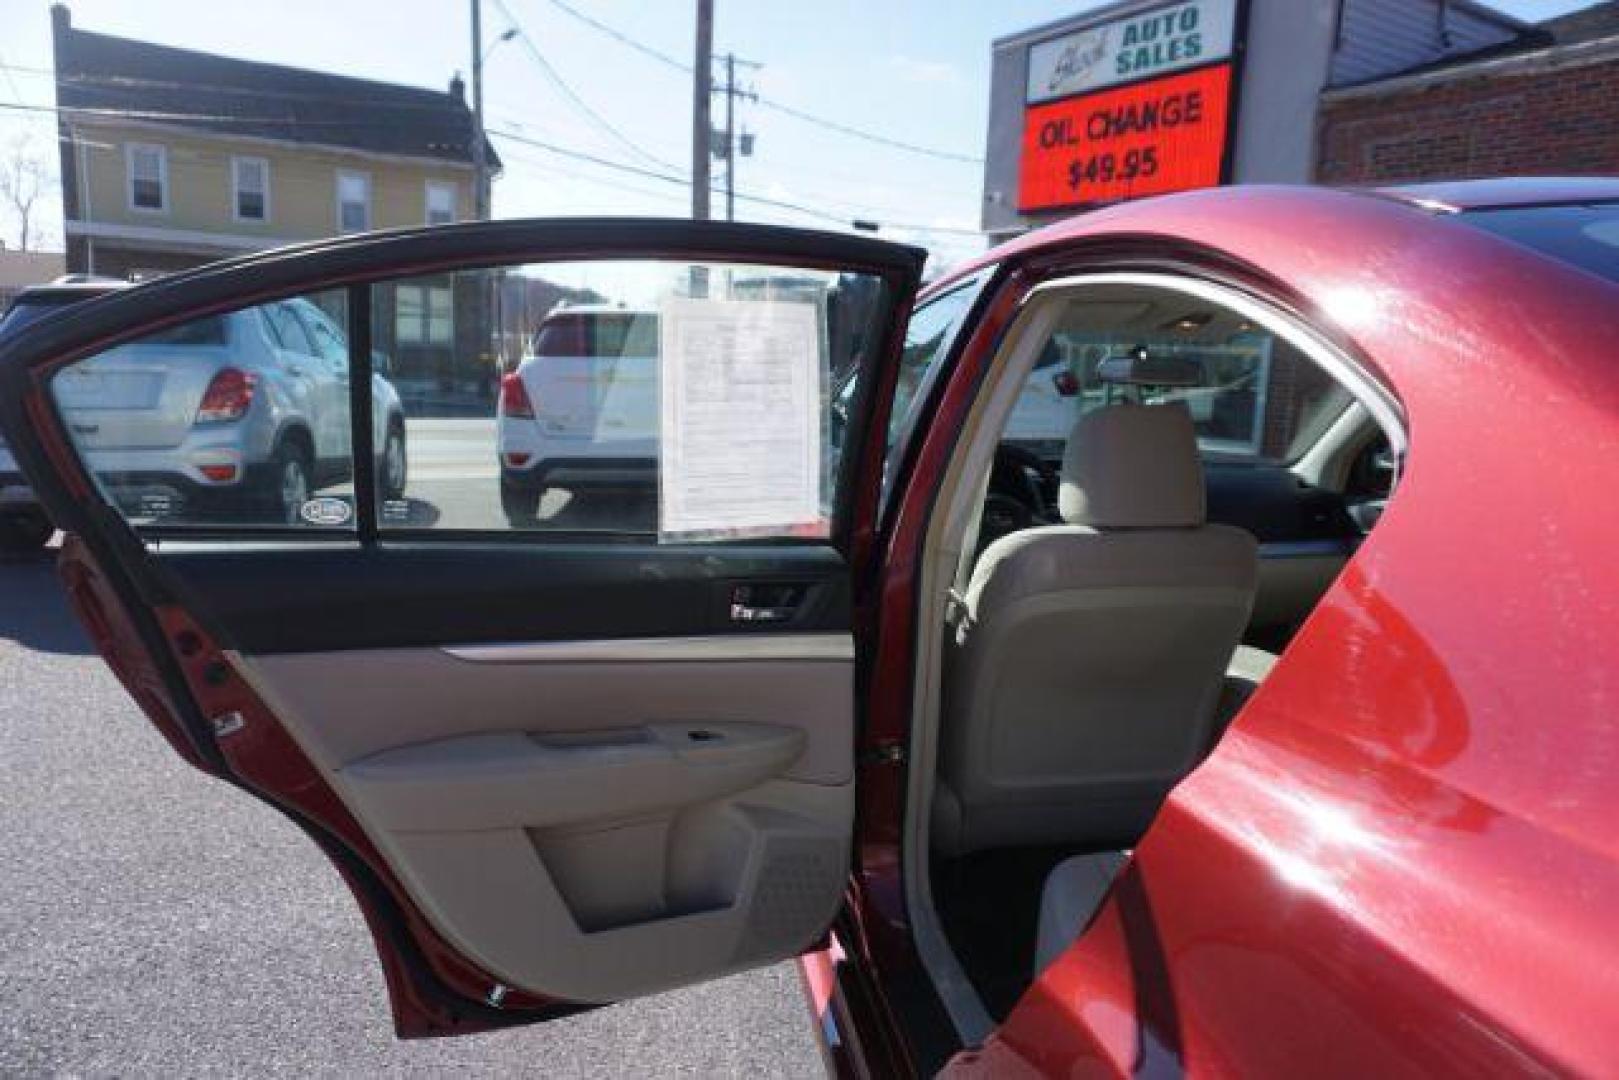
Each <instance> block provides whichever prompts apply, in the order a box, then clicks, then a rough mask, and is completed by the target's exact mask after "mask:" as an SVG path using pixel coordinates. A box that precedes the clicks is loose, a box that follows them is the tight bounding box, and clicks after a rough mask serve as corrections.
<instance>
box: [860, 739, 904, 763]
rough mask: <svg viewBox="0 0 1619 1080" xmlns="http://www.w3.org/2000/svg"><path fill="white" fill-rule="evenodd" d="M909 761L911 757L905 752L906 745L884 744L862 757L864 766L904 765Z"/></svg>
mask: <svg viewBox="0 0 1619 1080" xmlns="http://www.w3.org/2000/svg"><path fill="white" fill-rule="evenodd" d="M908 760H910V756H909V755H908V754H907V753H906V751H905V744H904V743H884V744H883V745H881V746H874V747H872V748H871V749H869V750H866V751H865V752H863V753H862V754H861V755H860V764H862V765H903V764H905V763H906V762H907V761H908Z"/></svg>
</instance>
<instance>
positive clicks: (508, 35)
mask: <svg viewBox="0 0 1619 1080" xmlns="http://www.w3.org/2000/svg"><path fill="white" fill-rule="evenodd" d="M516 36H517V27H515V26H512V27H508V28H507V30H506V32H505V33H504V34H501V35H500V36H499V37H497V38H496V39H495V40H493V41H491V42H490V43H489V44H488V46H487V47H485V49H484V50H483V55H482V56H480V57H479V58H478V62H479V63H480V64H481V63H483V62H484V61H485V60H488V59H489V54H490V53H492V52H494V51H495V46H496V45H501V44H503V43H505V42H508V41H510V40H511V39H512V38H514V37H516Z"/></svg>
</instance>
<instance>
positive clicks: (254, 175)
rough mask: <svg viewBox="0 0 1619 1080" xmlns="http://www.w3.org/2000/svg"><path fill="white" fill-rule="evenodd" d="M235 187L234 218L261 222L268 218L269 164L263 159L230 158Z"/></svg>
mask: <svg viewBox="0 0 1619 1080" xmlns="http://www.w3.org/2000/svg"><path fill="white" fill-rule="evenodd" d="M231 162H232V170H233V175H234V177H235V185H236V216H237V217H238V218H240V219H241V220H243V221H263V220H264V219H265V218H266V217H267V216H268V209H267V208H268V202H267V192H268V189H269V169H270V165H269V162H267V161H265V160H264V159H263V158H232V159H231Z"/></svg>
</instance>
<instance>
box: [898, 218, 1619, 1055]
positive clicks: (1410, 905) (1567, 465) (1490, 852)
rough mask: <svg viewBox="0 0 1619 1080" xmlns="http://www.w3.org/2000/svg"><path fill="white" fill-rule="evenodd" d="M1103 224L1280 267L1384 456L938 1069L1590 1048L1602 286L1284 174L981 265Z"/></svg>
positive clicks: (1614, 474)
mask: <svg viewBox="0 0 1619 1080" xmlns="http://www.w3.org/2000/svg"><path fill="white" fill-rule="evenodd" d="M1122 235H1135V236H1149V237H1156V238H1158V239H1161V240H1164V241H1166V242H1172V243H1190V244H1194V245H1198V246H1201V247H1204V248H1207V249H1211V250H1215V251H1220V252H1224V253H1226V254H1227V255H1229V256H1232V257H1234V258H1236V259H1238V260H1240V261H1241V262H1242V263H1244V264H1246V265H1248V266H1249V267H1251V268H1252V269H1253V271H1254V272H1255V273H1256V274H1257V275H1259V276H1261V277H1263V278H1268V279H1271V280H1272V281H1273V282H1275V283H1276V285H1277V288H1278V289H1282V288H1285V289H1287V290H1289V291H1291V292H1292V293H1293V294H1294V295H1295V296H1296V297H1297V298H1298V300H1300V301H1301V302H1302V305H1303V306H1304V307H1305V309H1306V310H1308V311H1311V312H1312V313H1313V314H1314V316H1315V321H1316V322H1317V323H1318V324H1324V328H1327V329H1331V330H1335V331H1336V332H1338V333H1340V334H1341V335H1343V337H1345V338H1346V339H1347V340H1348V342H1350V343H1351V345H1352V347H1353V348H1355V349H1356V350H1357V351H1358V352H1359V353H1360V354H1361V356H1362V357H1363V358H1364V359H1366V360H1368V361H1369V366H1371V367H1372V368H1373V369H1375V371H1376V373H1377V374H1378V375H1379V377H1380V378H1382V379H1383V380H1384V381H1385V383H1386V385H1387V386H1388V387H1389V388H1390V389H1392V390H1393V392H1394V393H1395V394H1396V395H1397V397H1398V398H1399V400H1400V402H1401V403H1402V405H1403V408H1404V410H1405V413H1406V420H1407V425H1408V427H1407V430H1408V435H1409V439H1410V446H1409V453H1408V458H1407V461H1406V465H1405V470H1404V474H1403V479H1402V482H1401V486H1400V490H1399V491H1398V493H1397V495H1396V496H1395V498H1394V499H1393V500H1392V502H1391V504H1390V506H1389V509H1388V511H1387V513H1386V514H1385V515H1384V517H1383V519H1382V522H1381V523H1380V524H1379V526H1378V528H1377V530H1376V531H1375V532H1374V533H1373V534H1372V536H1371V537H1370V538H1369V539H1368V540H1367V542H1366V543H1365V544H1364V545H1363V546H1362V547H1361V549H1360V551H1359V553H1358V554H1357V555H1356V556H1355V558H1354V559H1353V560H1352V561H1351V563H1350V566H1349V569H1348V570H1347V571H1346V573H1345V574H1344V575H1343V576H1342V577H1341V578H1340V579H1339V580H1338V582H1337V583H1336V584H1335V585H1334V586H1333V588H1332V589H1331V590H1330V592H1329V593H1328V595H1327V597H1326V598H1325V600H1324V601H1323V603H1322V604H1321V605H1320V607H1319V608H1318V609H1317V610H1316V611H1315V613H1314V614H1313V615H1312V617H1311V618H1310V619H1309V620H1308V622H1307V623H1306V625H1305V626H1304V628H1303V629H1302V630H1301V631H1300V633H1299V634H1298V636H1297V637H1296V638H1295V640H1294V641H1293V642H1292V644H1291V645H1290V646H1289V648H1288V650H1287V652H1286V653H1285V655H1284V657H1283V659H1282V661H1281V663H1280V664H1278V665H1277V667H1276V669H1275V671H1274V673H1273V674H1272V676H1271V678H1270V679H1269V680H1268V681H1267V682H1266V683H1265V684H1264V685H1263V686H1262V688H1261V689H1260V691H1259V692H1258V693H1257V694H1256V695H1255V697H1254V698H1253V699H1252V700H1251V702H1250V703H1249V705H1248V707H1247V708H1246V709H1245V710H1244V711H1243V713H1242V714H1241V716H1240V717H1239V718H1238V719H1237V721H1236V723H1235V725H1234V726H1233V728H1232V730H1231V731H1230V733H1229V734H1228V735H1227V736H1226V738H1225V740H1224V741H1223V742H1222V744H1221V745H1220V747H1219V749H1218V750H1216V752H1215V753H1214V754H1213V755H1212V756H1211V757H1210V758H1209V759H1208V761H1207V762H1206V763H1205V764H1204V765H1203V766H1202V767H1201V768H1200V769H1199V770H1198V771H1196V772H1195V773H1194V774H1193V775H1192V776H1191V777H1190V778H1189V779H1188V780H1186V781H1185V782H1184V783H1183V784H1182V785H1180V787H1178V788H1177V789H1176V791H1175V792H1174V794H1173V795H1172V796H1171V798H1170V800H1169V802H1168V804H1167V805H1166V806H1165V808H1164V810H1163V812H1162V814H1161V815H1160V816H1159V818H1158V820H1157V821H1156V822H1155V823H1154V825H1153V827H1152V829H1151V830H1150V831H1149V832H1148V834H1147V836H1146V838H1145V839H1144V840H1143V842H1142V844H1141V845H1140V846H1139V848H1138V849H1137V851H1136V853H1135V855H1134V858H1133V859H1132V861H1131V863H1130V864H1129V868H1128V870H1127V872H1126V873H1125V874H1124V875H1123V876H1122V877H1121V879H1120V881H1119V882H1118V884H1117V885H1116V887H1115V888H1114V890H1113V891H1112V893H1111V894H1110V897H1109V899H1108V901H1107V902H1106V904H1105V905H1104V907H1103V909H1102V910H1101V911H1100V912H1099V913H1098V915H1097V917H1096V918H1095V919H1094V920H1093V922H1092V924H1091V926H1090V927H1089V928H1088V930H1087V931H1086V932H1085V933H1084V934H1083V935H1081V937H1080V938H1079V940H1078V941H1077V942H1076V943H1075V944H1074V946H1073V947H1072V948H1071V949H1070V950H1069V951H1068V952H1067V953H1066V954H1065V955H1064V956H1063V957H1062V958H1061V959H1060V960H1059V961H1058V962H1057V963H1055V964H1054V965H1052V966H1051V967H1050V968H1049V969H1047V970H1046V972H1045V973H1044V974H1043V975H1042V976H1041V977H1040V978H1039V979H1038V981H1037V982H1036V984H1035V985H1034V987H1033V988H1032V989H1031V990H1030V991H1029V992H1028V994H1027V995H1026V996H1025V997H1024V999H1023V1000H1022V1001H1021V1002H1020V1004H1019V1005H1018V1006H1017V1007H1016V1008H1015V1010H1014V1011H1013V1013H1012V1014H1011V1016H1010V1017H1009V1019H1008V1021H1007V1022H1006V1024H1005V1025H1004V1026H1003V1027H1002V1028H1001V1029H1000V1031H999V1032H998V1033H997V1035H996V1036H995V1037H994V1038H993V1039H992V1040H991V1041H990V1042H989V1043H988V1044H987V1045H986V1046H985V1047H984V1048H983V1049H982V1050H981V1051H980V1052H977V1053H973V1054H967V1055H963V1056H961V1057H960V1058H958V1059H957V1060H956V1062H954V1063H953V1064H954V1067H955V1068H956V1069H957V1070H959V1071H961V1072H964V1073H984V1074H991V1075H1007V1074H1009V1073H1016V1072H1020V1071H1022V1072H1027V1071H1035V1072H1039V1073H1045V1074H1064V1075H1073V1074H1077V1073H1091V1072H1098V1073H1109V1072H1125V1071H1138V1070H1142V1069H1154V1068H1158V1067H1163V1066H1172V1067H1176V1068H1185V1069H1189V1070H1195V1071H1204V1072H1216V1073H1232V1072H1241V1073H1245V1074H1254V1073H1264V1074H1281V1073H1287V1074H1297V1073H1301V1072H1309V1073H1310V1074H1312V1075H1318V1074H1321V1073H1323V1072H1326V1073H1334V1074H1343V1075H1349V1074H1354V1075H1398V1074H1402V1073H1433V1072H1440V1071H1444V1072H1462V1073H1469V1074H1488V1073H1505V1072H1511V1073H1522V1072H1525V1071H1530V1072H1533V1071H1541V1070H1544V1071H1555V1072H1565V1071H1575V1072H1588V1073H1592V1072H1605V1071H1611V1070H1612V1069H1613V1067H1614V1066H1615V1064H1616V1063H1619V1043H1616V1041H1615V1037H1614V1034H1613V1032H1614V1021H1615V1020H1616V1019H1619V834H1616V832H1615V830H1614V828H1613V822H1614V821H1615V820H1619V784H1615V783H1614V770H1615V766H1616V764H1619V667H1616V665H1615V662H1614V661H1615V659H1616V658H1619V561H1616V560H1615V559H1614V558H1613V555H1612V552H1613V551H1614V549H1615V545H1616V542H1619V499H1616V498H1615V496H1614V492H1616V491H1619V423H1616V417H1619V364H1615V363H1614V362H1613V360H1614V357H1615V355H1616V354H1619V288H1616V287H1615V286H1614V285H1613V284H1611V283H1609V282H1606V281H1604V280H1602V279H1599V278H1597V277H1595V276H1592V275H1588V274H1586V273H1584V272H1582V271H1579V270H1576V269H1573V268H1571V267H1566V266H1563V265H1561V264H1558V263H1555V262H1553V261H1551V260H1549V259H1546V258H1544V257H1542V256H1540V255H1537V254H1535V253H1533V252H1531V251H1529V250H1528V249H1525V248H1520V247H1517V246H1516V245H1514V244H1511V243H1509V242H1506V241H1502V240H1499V239H1497V238H1494V237H1491V236H1488V235H1485V234H1483V233H1480V232H1478V231H1476V230H1474V229H1472V228H1470V227H1469V226H1467V225H1465V224H1463V223H1460V222H1456V221H1450V220H1445V219H1443V218H1439V217H1435V216H1433V215H1430V214H1427V213H1424V212H1422V211H1419V210H1417V209H1413V208H1411V207H1409V206H1403V205H1400V204H1399V203H1397V202H1394V201H1392V200H1388V199H1382V198H1371V197H1367V196H1365V195H1354V194H1344V193H1333V192H1326V191H1311V190H1269V191H1267V190H1256V189H1243V190H1240V191H1233V190H1229V189H1228V190H1223V191H1215V192H1208V193H1199V194H1196V195H1190V196H1181V197H1173V198H1169V199H1164V200H1155V201H1152V202H1149V203H1144V204H1137V205H1134V206H1128V207H1121V208H1118V209H1115V210H1109V211H1103V212H1100V213H1096V214H1092V215H1087V216H1086V217H1084V218H1080V219H1076V220H1075V221H1072V222H1068V223H1065V224H1062V225H1059V226H1055V227H1053V228H1051V229H1047V230H1044V231H1043V232H1042V233H1039V234H1034V235H1032V236H1030V237H1027V238H1024V239H1022V240H1020V241H1017V242H1014V243H1013V244H1010V245H1008V246H1007V247H1006V248H1003V249H1002V250H1001V251H1000V252H999V253H997V254H995V255H992V256H991V257H990V258H989V259H987V260H986V261H995V260H999V259H1008V258H1011V259H1020V260H1021V259H1027V258H1036V257H1044V258H1051V257H1053V256H1055V255H1058V254H1062V255H1065V256H1071V257H1072V258H1074V259H1075V260H1078V259H1080V258H1082V257H1083V253H1084V250H1085V249H1086V247H1087V245H1089V244H1094V243H1096V242H1099V241H1105V240H1107V239H1108V238H1110V237H1118V236H1122ZM1283 283H1285V285H1284V284H1283ZM974 378H976V375H975V373H973V372H971V371H969V370H966V368H965V366H964V368H963V370H960V371H958V372H957V373H956V375H955V379H957V380H971V379H974ZM921 482H922V478H921V477H918V483H921Z"/></svg>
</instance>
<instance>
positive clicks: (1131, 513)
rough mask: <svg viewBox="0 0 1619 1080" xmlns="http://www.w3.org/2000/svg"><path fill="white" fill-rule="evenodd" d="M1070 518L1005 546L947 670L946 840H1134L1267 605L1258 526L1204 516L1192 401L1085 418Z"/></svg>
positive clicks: (1197, 737)
mask: <svg viewBox="0 0 1619 1080" xmlns="http://www.w3.org/2000/svg"><path fill="white" fill-rule="evenodd" d="M1059 508H1060V510H1061V513H1062V517H1063V521H1064V524H1062V525H1053V526H1047V527H1042V528H1034V529H1027V530H1024V531H1022V532H1018V533H1014V534H1012V535H1011V536H1006V537H1003V538H1001V539H1000V540H997V541H996V542H995V543H993V544H991V545H990V546H989V547H988V548H987V549H986V550H985V551H984V553H983V555H982V556H980V558H979V560H978V563H977V565H976V567H975V568H974V570H973V574H972V578H971V581H970V583H969V585H968V588H967V590H966V592H965V594H964V596H963V597H962V603H961V605H960V619H959V622H958V624H957V628H956V634H955V637H954V639H953V641H952V643H951V645H950V646H949V649H948V652H947V656H946V667H945V697H944V702H945V730H944V739H943V741H942V746H941V761H940V780H941V784H940V788H939V791H938V796H937V798H936V799H935V812H934V842H935V844H936V845H937V846H939V847H940V848H941V849H942V850H943V851H945V852H946V853H950V854H959V853H965V852H968V851H973V850H977V849H980V848H986V847H999V846H1006V845H1017V844H1042V843H1064V844H1066V843H1074V844H1085V845H1089V846H1093V847H1096V848H1117V847H1127V846H1129V845H1131V844H1133V843H1135V841H1136V840H1137V839H1138V838H1139V837H1140V835H1141V833H1142V832H1143V831H1144V830H1145V829H1146V827H1147V824H1148V823H1149V822H1150V821H1151V820H1152V817H1153V815H1154V813H1156V812H1157V809H1158V806H1159V804H1160V803H1161V802H1162V801H1163V799H1164V796H1165V795H1166V794H1168V792H1169V789H1170V788H1171V787H1172V786H1173V785H1174V784H1175V783H1176V782H1177V781H1178V780H1179V779H1180V778H1181V777H1182V776H1184V775H1185V774H1186V773H1187V772H1188V771H1189V770H1190V769H1191V768H1192V766H1193V765H1194V764H1196V762H1197V760H1198V758H1199V757H1200V756H1201V754H1202V753H1203V752H1204V751H1205V750H1206V749H1207V748H1208V746H1209V743H1210V740H1211V739H1212V737H1213V734H1214V730H1215V709H1216V705H1217V703H1218V701H1219V697H1220V690H1221V685H1222V680H1223V677H1224V674H1225V670H1226V665H1227V662H1228V661H1229V660H1230V658H1231V654H1232V651H1233V650H1234V649H1235V648H1236V646H1237V644H1238V641H1239V639H1240V638H1241V635H1242V631H1243V628H1244V626H1246V624H1247V622H1248V614H1249V609H1250V608H1251V607H1252V605H1253V596H1254V583H1255V577H1256V574H1257V554H1256V550H1257V549H1256V545H1255V542H1254V538H1253V537H1252V536H1251V535H1249V534H1248V533H1246V532H1244V531H1242V530H1240V529H1234V528H1228V527H1226V526H1221V525H1209V524H1206V523H1205V521H1204V490H1203V467H1202V462H1201V460H1200V458H1199V456H1198V449H1197V439H1196V435H1195V433H1194V431H1193V428H1192V421H1191V417H1190V416H1189V414H1188V413H1187V412H1186V410H1185V409H1184V408H1182V407H1180V406H1142V405H1115V406H1110V407H1107V408H1103V409H1100V410H1097V411H1094V412H1091V413H1087V414H1086V415H1084V416H1083V417H1081V418H1080V420H1079V422H1078V423H1077V424H1076V425H1075V427H1074V431H1073V434H1072V436H1071V437H1070V438H1069V440H1068V445H1067V448H1066V451H1065V453H1064V459H1063V476H1062V486H1061V489H1060V495H1059Z"/></svg>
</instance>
